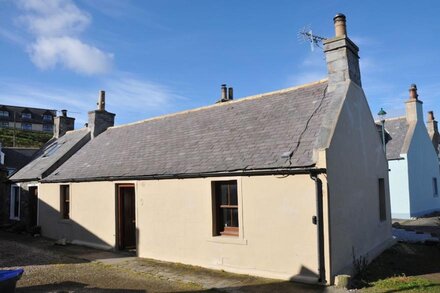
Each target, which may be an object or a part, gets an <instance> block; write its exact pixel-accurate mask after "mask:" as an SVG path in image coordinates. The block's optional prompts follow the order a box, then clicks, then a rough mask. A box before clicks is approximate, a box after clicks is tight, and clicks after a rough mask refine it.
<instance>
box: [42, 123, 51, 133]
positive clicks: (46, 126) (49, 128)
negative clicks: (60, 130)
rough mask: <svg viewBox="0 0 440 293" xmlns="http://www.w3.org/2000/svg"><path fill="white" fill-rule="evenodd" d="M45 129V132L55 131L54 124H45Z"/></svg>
mask: <svg viewBox="0 0 440 293" xmlns="http://www.w3.org/2000/svg"><path fill="white" fill-rule="evenodd" d="M43 131H45V132H52V131H53V125H52V124H43Z"/></svg>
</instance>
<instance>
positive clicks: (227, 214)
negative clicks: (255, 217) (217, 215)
mask: <svg viewBox="0 0 440 293" xmlns="http://www.w3.org/2000/svg"><path fill="white" fill-rule="evenodd" d="M222 210H223V226H224V227H238V209H230V208H227V209H222Z"/></svg>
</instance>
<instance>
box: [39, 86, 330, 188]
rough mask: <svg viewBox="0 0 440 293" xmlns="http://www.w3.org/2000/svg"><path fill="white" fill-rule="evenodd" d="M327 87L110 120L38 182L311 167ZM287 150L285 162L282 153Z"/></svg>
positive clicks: (324, 110) (299, 89)
mask: <svg viewBox="0 0 440 293" xmlns="http://www.w3.org/2000/svg"><path fill="white" fill-rule="evenodd" d="M326 88H327V80H322V81H319V82H316V83H313V84H308V85H304V86H301V87H296V88H290V89H285V90H281V91H276V92H271V93H266V94H262V95H258V96H253V97H248V98H243V99H239V100H234V101H230V102H225V103H219V104H215V105H211V106H208V107H204V108H199V109H195V110H190V111H185V112H180V113H176V114H171V115H165V116H161V117H157V118H152V119H147V120H144V121H140V122H136V123H132V124H127V125H122V126H116V127H111V128H109V129H107V130H106V131H105V132H103V133H102V134H100V135H99V136H98V137H96V138H94V139H92V140H91V141H90V142H89V143H88V144H86V145H85V146H84V147H83V148H82V149H81V150H79V151H78V152H77V153H76V154H75V155H73V156H72V157H71V158H70V159H69V160H67V161H66V162H65V163H64V164H63V165H62V166H61V167H60V168H58V169H57V170H55V171H54V172H53V173H52V174H51V175H50V176H48V177H47V178H46V179H45V180H43V181H44V182H54V181H58V182H63V181H64V182H67V181H93V180H106V179H112V178H113V179H123V178H140V177H142V176H144V177H146V176H149V177H153V178H154V176H159V177H160V176H166V175H182V174H184V175H185V174H186V175H187V174H195V175H197V174H199V175H200V174H204V173H205V174H206V173H210V172H233V171H244V170H263V169H266V170H267V169H275V168H306V167H311V166H313V165H314V164H315V160H314V158H313V151H314V148H315V147H316V145H317V140H318V136H319V132H320V129H321V124H322V120H323V117H324V115H325V114H326V112H327V109H328V105H329V100H330V98H328V96H326V94H325V93H326ZM299 141H300V143H298V142H299ZM289 151H293V154H292V156H291V159H290V163H289V159H288V158H287V159H286V158H282V155H283V153H286V152H289Z"/></svg>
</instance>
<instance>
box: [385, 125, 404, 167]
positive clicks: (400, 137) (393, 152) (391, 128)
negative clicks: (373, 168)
mask: <svg viewBox="0 0 440 293" xmlns="http://www.w3.org/2000/svg"><path fill="white" fill-rule="evenodd" d="M385 130H386V132H388V134H389V135H390V137H391V138H390V139H389V141H388V143H387V145H386V146H387V148H386V150H387V159H388V160H394V159H398V158H400V154H401V151H402V147H403V143H404V141H405V137H406V133H407V132H408V122H407V121H406V117H397V118H389V119H386V120H385Z"/></svg>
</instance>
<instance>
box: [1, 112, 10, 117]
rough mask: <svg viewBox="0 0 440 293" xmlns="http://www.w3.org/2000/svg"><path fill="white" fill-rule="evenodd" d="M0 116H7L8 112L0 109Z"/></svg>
mask: <svg viewBox="0 0 440 293" xmlns="http://www.w3.org/2000/svg"><path fill="white" fill-rule="evenodd" d="M0 117H9V112H8V111H5V110H2V111H0Z"/></svg>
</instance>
